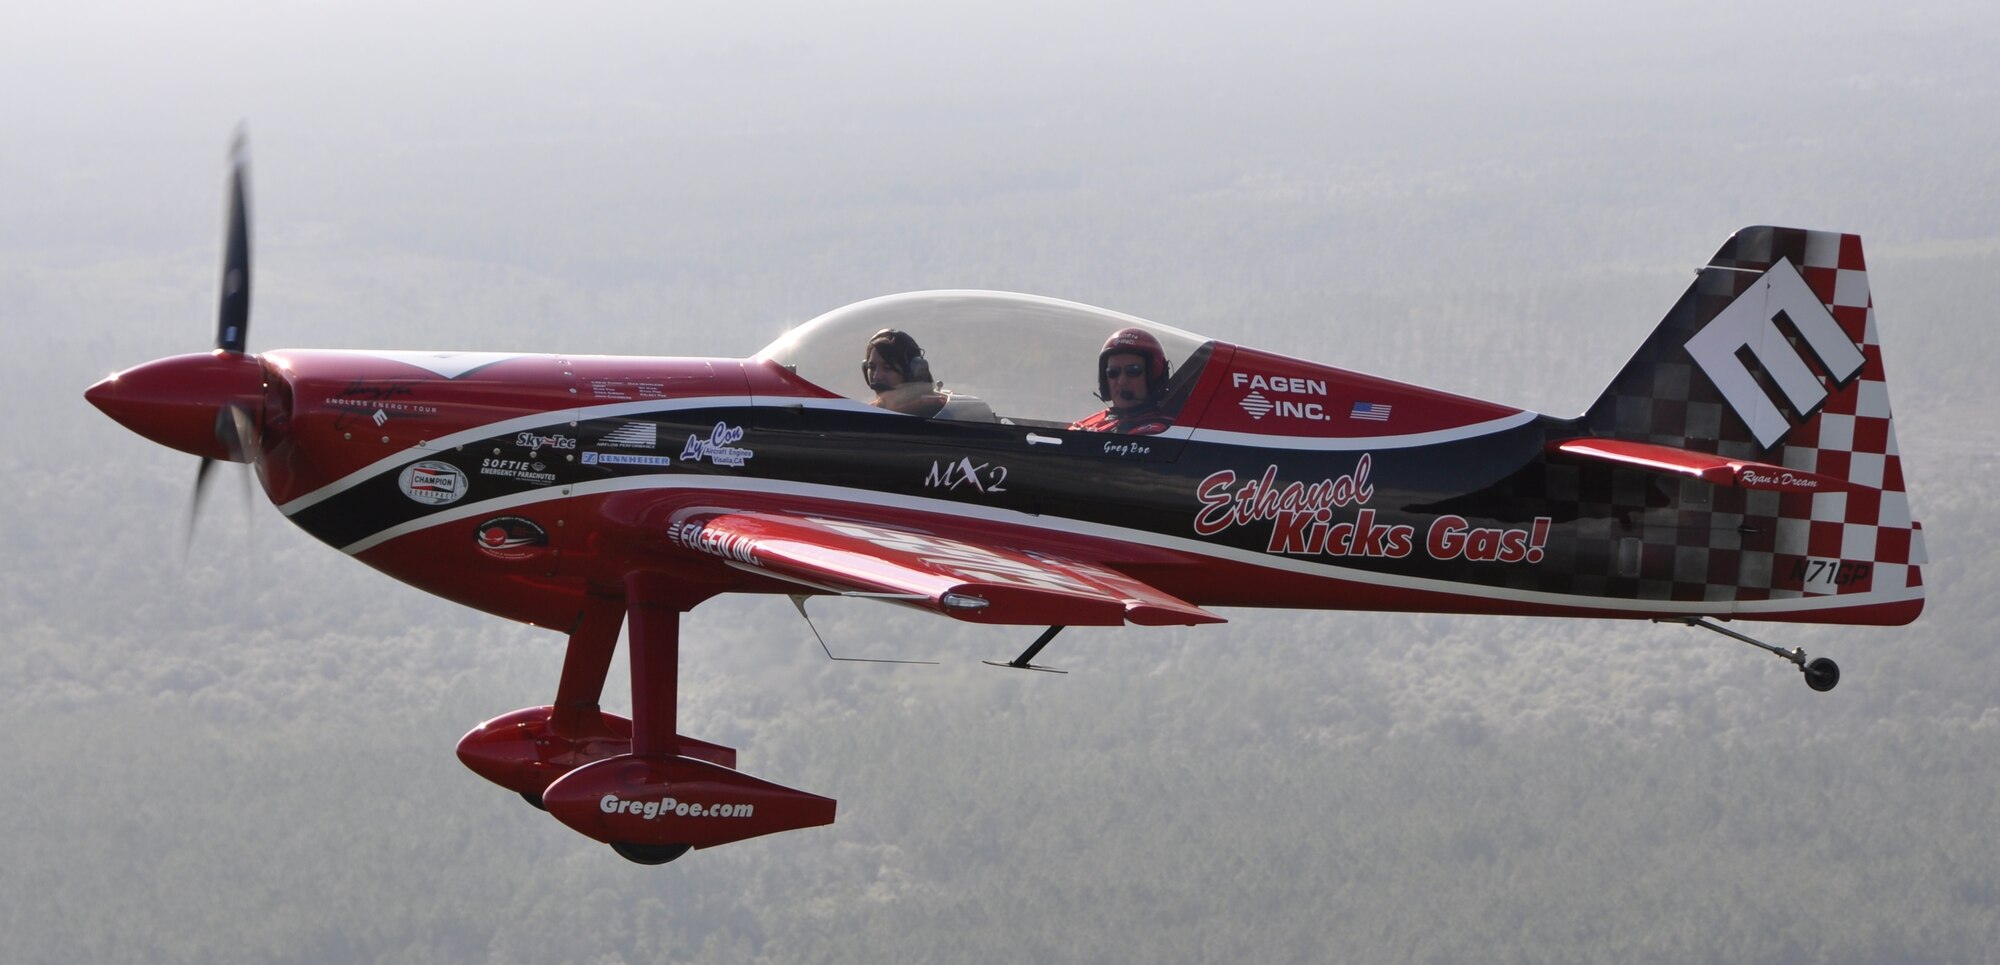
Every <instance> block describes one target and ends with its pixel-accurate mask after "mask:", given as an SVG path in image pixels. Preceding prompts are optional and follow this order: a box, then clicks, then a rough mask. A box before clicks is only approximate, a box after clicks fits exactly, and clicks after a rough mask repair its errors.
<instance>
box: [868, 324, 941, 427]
mask: <svg viewBox="0 0 2000 965" xmlns="http://www.w3.org/2000/svg"><path fill="white" fill-rule="evenodd" d="M861 378H862V380H863V381H865V382H867V383H868V387H869V388H871V389H874V390H875V398H873V399H871V400H869V402H868V404H869V405H872V406H878V407H880V408H884V409H888V410H890V411H892V412H901V413H904V414H907V415H913V416H921V417H923V418H926V419H928V418H930V417H931V416H934V415H937V414H938V410H940V409H942V408H944V404H945V400H946V398H947V397H946V395H945V394H944V393H943V392H941V391H939V390H938V383H937V382H936V381H935V380H933V379H932V378H931V363H930V362H929V361H928V360H927V359H925V358H924V350H923V349H922V348H921V347H919V346H918V345H917V340H916V339H914V338H911V337H910V335H909V333H908V332H899V331H897V330H895V329H893V328H885V329H883V330H881V331H879V332H876V333H875V334H874V335H871V336H869V337H868V349H867V352H866V354H865V355H863V356H862V359H861Z"/></svg>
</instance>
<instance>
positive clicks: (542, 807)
mask: <svg viewBox="0 0 2000 965" xmlns="http://www.w3.org/2000/svg"><path fill="white" fill-rule="evenodd" d="M521 800H523V801H526V802H528V803H529V804H532V805H534V806H535V810H537V811H546V810H548V809H549V806H548V805H546V804H543V803H542V796H541V795H540V794H536V793H535V792H533V791H522V792H521Z"/></svg>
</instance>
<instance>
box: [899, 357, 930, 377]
mask: <svg viewBox="0 0 2000 965" xmlns="http://www.w3.org/2000/svg"><path fill="white" fill-rule="evenodd" d="M903 378H904V379H905V380H906V381H910V382H929V381H932V380H931V363H930V360H929V359H926V358H924V357H923V356H921V355H918V356H916V357H914V358H912V359H910V364H908V365H906V366H904V367H903Z"/></svg>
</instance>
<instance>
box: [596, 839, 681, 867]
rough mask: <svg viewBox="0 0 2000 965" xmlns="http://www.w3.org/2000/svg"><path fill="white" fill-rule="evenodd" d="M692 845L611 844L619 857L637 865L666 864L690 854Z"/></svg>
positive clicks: (626, 842) (614, 842)
mask: <svg viewBox="0 0 2000 965" xmlns="http://www.w3.org/2000/svg"><path fill="white" fill-rule="evenodd" d="M689 847H691V845H685V844H633V843H631V842H629V841H613V842H611V850H613V851H616V852H618V856H619V857H621V858H624V859H625V860H627V861H631V862H634V863H636V864H666V863H667V862H669V861H672V860H674V859H675V858H678V857H680V856H681V855H684V854H687V853H688V848H689Z"/></svg>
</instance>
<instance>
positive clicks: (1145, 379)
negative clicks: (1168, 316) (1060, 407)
mask: <svg viewBox="0 0 2000 965" xmlns="http://www.w3.org/2000/svg"><path fill="white" fill-rule="evenodd" d="M1168 369H1169V366H1168V364H1167V353H1166V351H1165V350H1164V349H1161V348H1160V340H1159V339H1156V338H1154V337H1153V336H1152V334H1151V333H1149V332H1147V331H1145V330H1143V329H1137V328H1121V329H1119V330H1118V331H1116V332H1113V333H1112V334H1111V337H1110V338H1108V339H1106V340H1105V341H1104V351H1102V352H1099V353H1097V397H1098V398H1100V399H1103V400H1104V401H1105V402H1107V403H1109V405H1107V406H1106V407H1105V409H1104V411H1103V412H1099V413H1097V414H1096V415H1093V416H1090V417H1088V418H1084V419H1080V420H1078V421H1076V422H1073V423H1071V424H1070V428H1072V429H1080V430H1082V431H1084V432H1123V433H1129V434H1131V435H1139V436H1147V435H1152V434H1154V433H1156V432H1165V431H1166V430H1167V428H1168V427H1169V426H1172V425H1173V424H1174V420H1172V419H1170V418H1168V417H1167V415H1166V413H1164V412H1162V411H1160V397H1161V396H1162V395H1164V394H1166V391H1167V373H1168Z"/></svg>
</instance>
